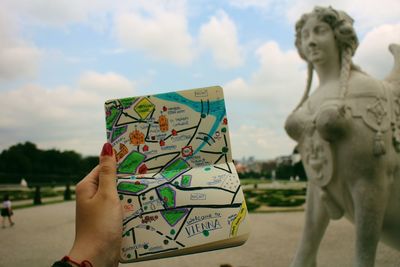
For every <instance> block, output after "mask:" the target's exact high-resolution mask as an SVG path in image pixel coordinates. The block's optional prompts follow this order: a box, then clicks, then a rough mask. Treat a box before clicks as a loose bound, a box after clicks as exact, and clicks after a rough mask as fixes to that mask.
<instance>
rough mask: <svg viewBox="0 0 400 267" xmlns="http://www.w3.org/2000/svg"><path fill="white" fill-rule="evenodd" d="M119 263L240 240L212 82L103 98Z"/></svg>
mask: <svg viewBox="0 0 400 267" xmlns="http://www.w3.org/2000/svg"><path fill="white" fill-rule="evenodd" d="M105 112H106V128H107V139H108V142H110V143H111V144H112V145H113V147H114V150H115V154H116V157H117V174H118V185H117V190H118V193H119V197H120V200H121V204H122V207H123V211H124V218H123V243H122V249H121V262H133V261H140V260H146V259H153V258H161V257H168V256H174V255H182V254H187V253H194V252H199V251H205V250H210V249H216V248H222V247H228V246H235V245H240V244H242V243H244V242H245V240H246V239H247V236H248V234H249V231H250V228H249V223H248V216H247V208H246V203H245V200H244V197H243V192H242V188H241V185H240V181H239V177H238V175H237V172H236V169H235V167H234V164H233V162H232V154H231V146H230V140H229V131H228V120H227V117H226V109H225V103H224V96H223V91H222V88H221V87H219V86H215V87H208V88H199V89H193V90H186V91H178V92H172V93H165V94H157V95H148V96H141V97H131V98H123V99H115V100H109V101H107V102H106V103H105Z"/></svg>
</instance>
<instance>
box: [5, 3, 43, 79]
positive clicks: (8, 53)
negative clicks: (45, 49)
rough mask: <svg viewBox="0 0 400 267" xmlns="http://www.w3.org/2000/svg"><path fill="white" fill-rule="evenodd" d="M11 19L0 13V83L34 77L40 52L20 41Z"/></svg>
mask: <svg viewBox="0 0 400 267" xmlns="http://www.w3.org/2000/svg"><path fill="white" fill-rule="evenodd" d="M17 31H18V28H17V27H16V24H15V21H14V19H13V17H11V16H9V14H6V12H5V11H4V10H3V11H0V81H5V80H15V79H18V78H32V77H34V76H35V74H36V72H37V68H38V61H39V59H40V54H41V52H40V50H39V49H38V48H36V47H35V46H34V45H32V44H29V43H28V42H26V41H25V40H23V39H21V38H20V37H19V36H18V34H17Z"/></svg>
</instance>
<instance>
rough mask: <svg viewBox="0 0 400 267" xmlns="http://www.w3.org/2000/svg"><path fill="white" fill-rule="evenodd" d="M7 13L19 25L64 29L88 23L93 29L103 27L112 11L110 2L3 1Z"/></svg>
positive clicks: (68, 0) (106, 0)
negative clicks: (13, 17) (18, 21)
mask: <svg viewBox="0 0 400 267" xmlns="http://www.w3.org/2000/svg"><path fill="white" fill-rule="evenodd" d="M3 6H4V7H5V8H6V9H7V11H8V12H10V13H12V14H13V15H14V16H17V17H19V19H20V22H21V23H26V24H28V25H29V24H32V23H34V24H38V25H40V26H45V27H64V26H66V25H68V24H73V23H88V24H90V25H91V26H93V28H94V29H101V28H102V27H103V26H104V25H105V22H106V21H105V20H106V15H107V14H108V12H109V11H110V10H111V11H112V10H113V1H110V0H86V1H80V0H58V1H48V0H36V1H23V0H4V3H3Z"/></svg>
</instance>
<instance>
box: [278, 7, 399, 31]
mask: <svg viewBox="0 0 400 267" xmlns="http://www.w3.org/2000/svg"><path fill="white" fill-rule="evenodd" d="M330 5H331V6H332V7H333V8H335V9H339V10H344V11H346V12H347V13H348V14H349V15H350V16H351V17H352V18H354V19H355V25H356V27H357V28H358V29H360V30H366V29H369V28H371V27H374V26H378V25H381V24H382V23H393V22H398V21H399V18H400V1H398V0H381V1H376V0H353V1H347V0H337V1H335V3H334V4H332V1H330V0H303V1H290V2H287V7H286V9H285V10H286V16H287V18H288V19H289V22H290V23H291V24H292V23H294V22H295V21H296V20H298V19H299V18H300V16H301V14H303V13H306V12H310V11H312V9H313V7H314V6H330Z"/></svg>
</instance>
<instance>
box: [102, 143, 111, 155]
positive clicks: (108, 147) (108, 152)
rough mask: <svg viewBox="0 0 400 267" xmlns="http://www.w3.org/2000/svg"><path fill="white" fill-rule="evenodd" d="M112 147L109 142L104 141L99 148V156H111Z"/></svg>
mask: <svg viewBox="0 0 400 267" xmlns="http://www.w3.org/2000/svg"><path fill="white" fill-rule="evenodd" d="M112 154H113V147H112V145H111V144H110V143H105V144H104V145H103V149H102V150H101V156H112Z"/></svg>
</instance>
